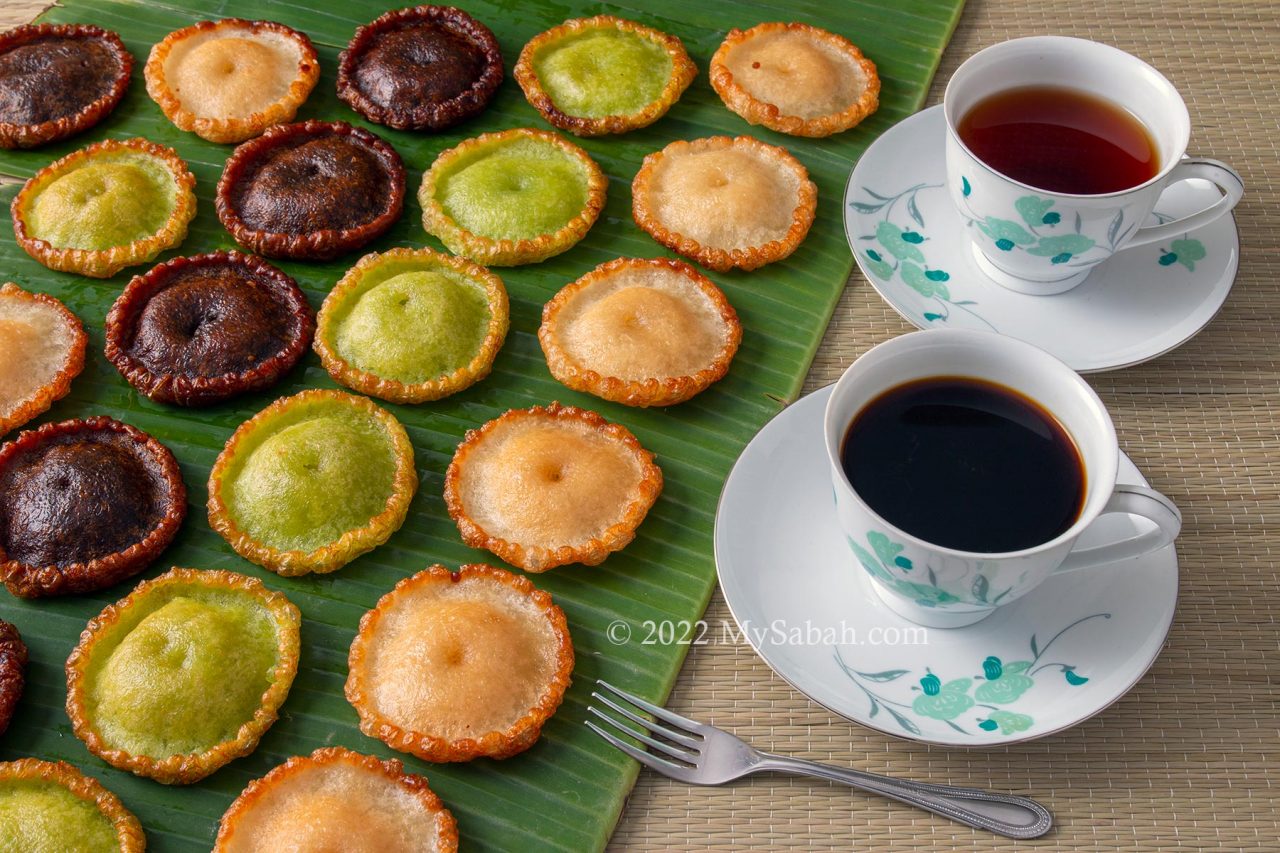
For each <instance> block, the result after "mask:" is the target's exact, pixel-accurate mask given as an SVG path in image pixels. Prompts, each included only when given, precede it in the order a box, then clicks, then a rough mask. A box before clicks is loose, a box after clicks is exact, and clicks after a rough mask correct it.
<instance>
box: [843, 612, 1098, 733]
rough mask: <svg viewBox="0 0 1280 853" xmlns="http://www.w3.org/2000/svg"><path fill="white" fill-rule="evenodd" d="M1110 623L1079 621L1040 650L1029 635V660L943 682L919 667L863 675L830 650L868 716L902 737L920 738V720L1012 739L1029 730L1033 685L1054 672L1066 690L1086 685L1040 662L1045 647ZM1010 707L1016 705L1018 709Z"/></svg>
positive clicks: (1074, 674)
mask: <svg viewBox="0 0 1280 853" xmlns="http://www.w3.org/2000/svg"><path fill="white" fill-rule="evenodd" d="M1110 618H1111V614H1110V613H1094V614H1091V615H1089V616H1084V617H1082V618H1080V619H1077V620H1075V621H1074V622H1072V623H1071V624H1069V625H1067V626H1066V627H1065V628H1063V629H1062V630H1060V631H1058V632H1057V633H1056V634H1054V635H1053V636H1052V637H1050V638H1049V641H1048V642H1046V643H1045V644H1044V645H1040V643H1039V641H1038V639H1037V637H1038V634H1032V635H1031V639H1030V641H1029V643H1028V647H1029V648H1030V658H1024V659H1020V660H1012V661H1007V662H1006V660H1005V659H1003V658H1001V657H1000V656H998V655H988V656H987V657H986V658H984V659H983V660H982V661H981V662H977V666H976V667H975V669H980V670H981V672H975V673H973V674H972V675H961V674H956V677H954V678H946V679H944V678H943V677H942V676H940V675H938V674H937V673H935V672H934V671H933V669H932V668H931V667H925V670H924V674H923V675H919V676H918V677H917V676H913V673H912V672H911V670H909V669H886V670H881V671H879V672H863V671H860V670H856V669H853V668H852V667H850V666H849V665H848V664H847V663H845V660H844V658H843V657H842V656H841V654H840V650H839V649H836V651H835V661H836V665H837V666H839V668H840V670H841V671H842V672H844V674H845V675H846V676H847V677H848V678H849V680H850V681H851V682H853V684H854V685H855V686H856V687H857V688H858V689H859V690H861V691H862V693H863V695H865V696H866V697H867V701H868V702H869V703H870V706H869V716H871V717H876V716H877V715H878V714H879V713H880V712H881V711H884V712H886V713H887V714H888V715H889V716H890V717H891V718H892V719H893V720H894V722H895V723H896V724H897V725H898V727H899V728H901V729H902V730H904V731H906V732H910V733H911V734H914V735H919V734H921V729H920V723H919V722H917V721H918V720H919V719H920V718H922V717H926V718H928V719H930V720H939V721H941V722H943V723H946V724H947V726H949V727H950V728H952V729H954V730H955V731H957V732H959V733H961V734H967V735H972V734H974V733H975V732H974V731H973V730H972V729H970V728H967V726H969V725H972V726H975V727H976V728H977V729H980V730H981V731H984V732H999V733H1000V734H1001V735H1014V734H1018V733H1020V732H1025V731H1029V730H1030V729H1031V728H1032V726H1034V725H1035V718H1034V717H1033V716H1032V715H1031V714H1029V713H1026V711H1028V710H1030V709H1031V708H1032V707H1034V706H1035V702H1034V701H1032V700H1033V699H1034V697H1030V698H1029V697H1028V694H1030V693H1031V692H1032V691H1033V690H1034V688H1035V687H1036V685H1037V684H1038V683H1044V680H1045V678H1046V677H1047V676H1049V675H1052V674H1053V673H1055V672H1056V673H1059V674H1061V675H1062V678H1063V681H1064V682H1065V683H1066V684H1067V685H1069V686H1070V687H1081V686H1083V685H1085V684H1087V683H1088V682H1089V678H1088V676H1085V675H1081V674H1080V673H1079V672H1078V671H1077V667H1076V665H1074V664H1069V663H1066V662H1063V661H1056V660H1046V654H1047V653H1048V651H1049V649H1050V647H1052V646H1053V644H1054V643H1056V642H1057V641H1058V640H1059V639H1060V638H1061V637H1063V636H1064V635H1065V634H1067V633H1068V632H1070V631H1071V630H1073V629H1074V628H1076V627H1078V626H1079V625H1082V624H1083V623H1085V622H1089V621H1090V620H1093V619H1110ZM1041 673H1044V674H1045V675H1042V676H1041V677H1040V679H1039V680H1037V678H1036V676H1037V675H1040V674H1041ZM879 685H886V686H885V687H881V686H879ZM903 685H905V689H904V687H903ZM889 694H892V695H889ZM1011 706H1019V708H1020V710H1014V709H1013V707H1011Z"/></svg>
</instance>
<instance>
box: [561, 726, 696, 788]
mask: <svg viewBox="0 0 1280 853" xmlns="http://www.w3.org/2000/svg"><path fill="white" fill-rule="evenodd" d="M586 724H587V728H589V729H591V731H593V732H595V733H596V734H598V735H600V737H602V738H604V739H605V740H607V741H608V742H609V743H610V744H612V745H613V746H615V747H617V748H618V749H620V750H622V751H623V752H625V753H626V754H627V755H630V756H631V757H632V758H634V759H635V760H636V761H639V762H640V763H641V764H643V765H644V766H645V767H649V768H652V769H653V770H657V771H658V772H659V773H661V774H662V775H664V776H670V777H671V778H672V779H676V780H679V781H681V782H687V781H689V778H690V774H691V773H692V769H691V768H689V767H682V766H680V765H679V764H672V763H671V762H670V761H667V760H666V759H665V758H659V757H658V756H656V755H653V754H652V753H648V752H645V751H644V750H643V749H637V748H636V747H634V746H632V745H631V744H629V743H627V742H626V741H624V740H621V739H619V738H616V737H614V736H613V735H611V734H609V733H608V732H606V731H605V730H604V729H602V728H600V727H599V726H597V725H596V724H595V723H593V722H591V721H590V720H587V721H586Z"/></svg>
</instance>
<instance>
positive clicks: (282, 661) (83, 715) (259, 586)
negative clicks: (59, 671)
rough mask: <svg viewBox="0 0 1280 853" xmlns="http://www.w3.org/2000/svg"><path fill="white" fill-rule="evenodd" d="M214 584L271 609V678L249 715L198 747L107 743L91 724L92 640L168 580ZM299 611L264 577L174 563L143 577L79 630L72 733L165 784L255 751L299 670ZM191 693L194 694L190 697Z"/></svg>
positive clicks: (199, 775) (71, 675)
mask: <svg viewBox="0 0 1280 853" xmlns="http://www.w3.org/2000/svg"><path fill="white" fill-rule="evenodd" d="M171 584H173V585H187V586H203V587H217V588H221V589H224V590H228V591H232V592H237V593H243V594H245V595H248V596H251V597H253V598H256V599H257V600H258V602H259V603H260V604H261V605H263V606H264V607H265V608H266V610H267V611H268V612H269V613H270V615H271V620H272V621H273V622H274V623H275V626H276V656H277V658H278V660H277V662H276V667H275V671H274V672H273V673H272V677H271V684H270V685H269V686H268V687H267V689H266V691H265V692H264V693H263V694H262V701H261V702H260V703H259V705H258V709H257V710H256V711H254V713H253V717H252V718H250V719H249V720H246V721H245V722H244V723H242V724H241V726H240V728H239V730H238V731H237V732H236V736H235V737H234V738H232V739H231V740H225V741H222V742H221V743H217V744H214V745H213V746H211V747H209V748H208V749H206V750H203V751H201V752H193V753H185V754H178V755H169V756H165V757H164V758H154V757H152V756H149V755H134V754H132V753H130V752H127V751H125V750H123V749H115V748H113V747H111V746H109V745H108V744H107V743H106V742H105V741H104V740H103V738H102V736H101V735H100V734H98V731H97V729H95V728H94V725H93V720H92V719H90V717H89V713H88V708H87V706H86V696H85V694H86V692H87V689H88V688H87V685H86V684H85V681H86V677H87V670H88V667H89V664H90V663H91V661H92V658H93V647H94V644H95V643H96V642H97V641H98V640H99V639H101V638H102V636H103V635H104V634H105V633H106V632H108V631H110V630H111V629H112V628H113V627H114V626H115V625H116V624H117V623H118V622H119V620H120V617H121V615H122V614H123V613H124V612H125V611H126V610H128V609H129V608H131V607H133V606H134V605H136V604H139V603H140V602H142V601H143V600H144V599H145V597H146V596H147V594H148V593H149V592H151V591H152V590H154V589H157V588H158V587H162V586H168V585H171ZM301 624H302V614H301V613H300V612H299V611H298V608H297V607H296V606H295V605H294V604H293V602H291V601H289V599H288V598H286V597H285V595H284V593H282V592H275V591H273V590H270V589H267V587H266V586H264V585H263V583H262V581H260V580H258V579H257V578H251V577H248V576H246V575H241V574H237V573H235V572H229V571H226V570H223V569H207V570H206V569H185V568H179V567H174V568H172V569H170V570H169V571H167V572H165V573H164V574H162V575H160V576H159V577H156V578H153V579H152V580H149V581H143V582H142V583H140V584H138V586H137V587H136V588H135V589H134V590H133V592H131V593H129V594H128V595H127V596H125V597H124V598H122V599H120V600H119V601H117V602H116V603H115V604H109V605H107V606H106V608H104V609H103V611H102V612H101V613H99V614H98V615H97V616H95V617H94V618H93V619H91V620H90V621H89V624H88V626H86V627H85V629H84V631H83V632H82V633H81V634H80V642H79V643H77V644H76V647H75V648H74V649H72V651H71V656H70V657H68V658H67V666H66V672H67V716H68V717H70V718H71V728H72V731H74V732H75V735H76V737H78V738H80V740H82V741H84V744H85V746H86V747H88V749H89V751H90V752H92V753H93V754H94V755H96V756H98V757H99V758H101V759H102V760H103V761H105V762H107V763H108V764H110V765H111V766H113V767H116V768H119V769H120V770H128V771H129V772H131V773H133V774H135V775H137V776H146V777H149V778H151V779H154V780H156V781H157V782H161V783H163V784H165V785H174V784H177V785H187V784H190V783H192V782H198V781H199V780H201V779H203V778H204V777H206V776H208V775H209V774H210V773H212V772H213V771H215V770H217V769H218V768H219V767H222V766H223V765H224V764H226V763H227V762H229V761H232V760H233V759H236V758H240V757H242V756H245V755H248V754H249V753H251V752H253V750H254V749H256V748H257V746H258V741H259V739H261V738H262V735H263V734H265V733H266V731H267V729H269V728H271V725H272V723H274V722H275V721H276V718H277V717H278V716H279V710H280V706H281V705H282V704H284V700H285V698H286V697H287V696H288V695H289V688H290V687H291V686H292V685H293V678H294V676H295V675H296V674H297V671H298V653H299V628H300V626H301ZM193 698H194V697H193Z"/></svg>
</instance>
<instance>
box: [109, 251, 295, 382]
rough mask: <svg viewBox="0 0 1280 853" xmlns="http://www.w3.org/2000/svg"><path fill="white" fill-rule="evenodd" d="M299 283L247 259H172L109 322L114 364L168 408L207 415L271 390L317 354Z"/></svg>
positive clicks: (142, 280) (136, 286)
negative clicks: (309, 354)
mask: <svg viewBox="0 0 1280 853" xmlns="http://www.w3.org/2000/svg"><path fill="white" fill-rule="evenodd" d="M314 333H315V316H314V314H313V312H312V311H311V306H310V305H309V304H307V298H306V296H304V295H303V293H302V291H301V290H300V289H299V288H298V285H297V283H296V282H295V281H294V280H293V279H292V278H290V277H289V276H288V275H285V273H283V272H282V271H280V270H279V269H277V268H275V267H274V266H272V265H271V264H269V263H267V262H266V261H264V260H262V259H261V258H256V257H253V256H251V255H242V254H240V253H239V252H213V253H210V254H207V255H198V256H196V257H190V258H174V259H173V260H171V261H168V262H166V263H163V264H159V265H158V266H155V267H153V268H152V269H151V270H149V271H148V272H147V273H146V274H144V275H139V276H134V278H133V280H132V281H130V282H129V284H128V286H126V287H125V289H124V291H123V292H122V293H121V294H120V296H119V297H118V298H117V299H116V301H115V304H113V305H112V306H111V311H110V313H108V314H107V346H106V356H107V360H108V361H110V362H111V363H112V364H113V365H115V367H116V369H117V370H119V371H120V373H121V374H122V375H123V376H124V378H125V379H127V380H128V381H129V384H131V385H133V387H134V388H136V389H138V392H139V393H141V394H143V395H145V396H147V397H150V398H151V399H153V400H158V401H160V402H164V403H174V404H177V405H181V406H203V405H208V404H211V403H216V402H219V401H221V400H226V399H228V398H230V397H234V396H237V395H239V394H244V393H246V392H249V391H260V390H262V389H264V388H269V387H271V386H272V385H274V384H275V383H277V382H278V381H280V379H281V377H283V376H284V375H285V374H286V373H288V372H289V371H290V370H291V369H292V368H293V367H294V365H296V364H297V363H298V360H299V359H301V358H302V356H303V354H304V353H305V352H306V351H307V348H308V347H309V346H310V345H311V338H312V336H313V335H314Z"/></svg>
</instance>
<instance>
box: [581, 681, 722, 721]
mask: <svg viewBox="0 0 1280 853" xmlns="http://www.w3.org/2000/svg"><path fill="white" fill-rule="evenodd" d="M596 684H599V685H600V686H601V687H603V688H605V689H606V690H611V691H613V692H614V693H616V694H617V695H619V696H621V697H622V698H623V699H626V700H627V701H628V702H630V703H631V704H632V705H635V706H636V707H637V708H640V709H641V710H644V711H648V712H649V713H650V714H653V715H654V716H655V717H657V718H658V719H659V720H662V721H663V722H667V723H670V724H671V725H673V726H679V727H680V728H682V729H685V730H686V731H690V732H695V733H697V732H699V731H700V730H701V728H702V723H699V722H697V721H696V720H691V719H689V718H688V717H682V716H680V715H679V714H676V713H673V712H671V711H668V710H667V709H666V708H660V707H658V706H657V705H655V704H653V703H652V702H646V701H645V700H643V699H641V698H640V697H639V696H636V695H635V694H633V693H628V692H627V691H625V690H621V689H619V688H617V687H614V686H613V685H612V684H610V683H609V682H607V681H605V680H603V679H599V678H598V679H596Z"/></svg>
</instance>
